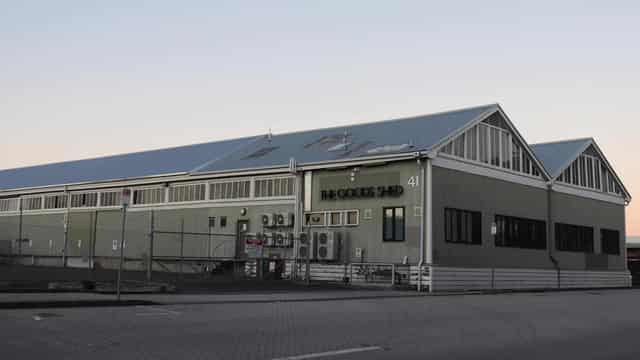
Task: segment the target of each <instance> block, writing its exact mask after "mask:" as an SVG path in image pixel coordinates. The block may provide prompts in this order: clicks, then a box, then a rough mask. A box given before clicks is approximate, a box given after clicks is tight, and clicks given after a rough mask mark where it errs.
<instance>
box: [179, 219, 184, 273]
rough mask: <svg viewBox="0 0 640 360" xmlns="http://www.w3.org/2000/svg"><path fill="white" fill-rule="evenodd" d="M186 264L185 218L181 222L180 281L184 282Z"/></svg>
mask: <svg viewBox="0 0 640 360" xmlns="http://www.w3.org/2000/svg"><path fill="white" fill-rule="evenodd" d="M183 264H184V218H182V220H181V221H180V274H179V275H180V276H179V277H180V280H182V271H183Z"/></svg>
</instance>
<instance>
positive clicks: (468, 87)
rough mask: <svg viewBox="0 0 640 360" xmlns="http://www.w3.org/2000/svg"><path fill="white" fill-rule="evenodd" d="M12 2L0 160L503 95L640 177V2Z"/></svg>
mask: <svg viewBox="0 0 640 360" xmlns="http://www.w3.org/2000/svg"><path fill="white" fill-rule="evenodd" d="M107 4H108V7H107ZM1 8H2V11H0V49H1V51H0V119H2V123H3V125H4V126H3V133H4V134H5V136H4V137H3V141H2V143H0V168H8V167H15V166H24V165H31V164H37V163H43V162H50V161H59V160H68V159H75V158H86V157H92V156H97V155H105V154H112V153H122V152H128V151H134V150H142V149H151V148H159V147H166V146H173V145H181V144H189V143H194V142H204V141H210V140H215V139H222V138H229V137H237V136H243V135H247V134H256V133H265V132H266V131H267V130H268V129H269V128H272V129H273V131H274V132H275V133H277V132H283V131H291V130H297V129H308V128H315V127H325V126H331V125H339V124H348V123H355V122H364V121H372V120H381V119H387V118H393V117H401V116H407V115H416V114H424V113H430V112H434V111H440V110H448V109H455V108H460V107H465V106H470V105H478V104H484V103H492V102H499V103H501V104H502V106H503V107H504V109H505V110H506V111H507V113H508V114H509V115H510V117H511V118H512V120H513V121H514V122H515V123H516V126H518V127H519V129H520V130H521V132H522V133H523V135H524V136H525V138H526V139H527V140H528V141H529V142H537V141H548V140H555V139H563V138H573V137H584V136H594V137H595V138H596V140H597V141H598V143H599V144H600V145H601V147H602V148H603V150H604V151H605V152H606V154H607V155H608V157H609V159H610V160H611V161H612V162H613V163H614V165H615V166H616V169H617V170H618V172H619V173H620V175H621V176H622V178H623V179H624V180H625V183H626V185H627V186H628V188H630V190H631V192H632V195H633V194H634V193H635V191H634V190H635V189H640V166H638V162H637V160H636V154H637V153H638V151H637V150H635V148H636V143H637V141H638V138H639V137H638V135H639V132H640V125H638V123H637V119H638V117H639V116H638V115H640V110H639V109H640V108H639V107H638V106H637V102H638V101H637V98H638V94H640V91H639V86H638V85H639V84H640V72H639V71H638V66H639V64H640V46H638V43H639V40H638V39H640V5H639V3H638V2H634V1H607V2H604V1H562V2H557V1H549V2H545V1H536V2H531V1H527V2H524V1H523V2H518V1H500V2H498V1H483V2H476V1H468V2H456V1H447V2H443V1H437V2H435V1H434V2H430V1H314V2H312V1H253V2H242V1H171V2H170V1H133V0H132V1H109V2H92V1H55V2H54V1H28V0H23V1H6V0H2V7H1ZM638 197H639V198H640V195H638ZM636 209H637V210H636ZM630 210H631V211H629V216H628V229H629V231H630V233H635V234H640V216H638V215H640V205H635V202H634V203H633V204H632V206H631V208H630Z"/></svg>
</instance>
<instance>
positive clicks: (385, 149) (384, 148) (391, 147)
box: [367, 144, 414, 154]
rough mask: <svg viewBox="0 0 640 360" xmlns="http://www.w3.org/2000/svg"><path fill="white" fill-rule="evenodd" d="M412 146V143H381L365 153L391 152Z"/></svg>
mask: <svg viewBox="0 0 640 360" xmlns="http://www.w3.org/2000/svg"><path fill="white" fill-rule="evenodd" d="M412 147H414V146H413V145H412V144H400V145H383V146H378V147H375V148H373V149H369V150H367V154H382V153H391V152H400V151H403V150H409V149H411V148H412Z"/></svg>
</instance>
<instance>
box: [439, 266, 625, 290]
mask: <svg viewBox="0 0 640 360" xmlns="http://www.w3.org/2000/svg"><path fill="white" fill-rule="evenodd" d="M430 274H431V277H430V285H431V291H434V292H437V291H465V290H491V289H498V290H509V289H514V290H517V289H568V288H604V287H631V274H630V273H629V272H628V271H580V270H560V271H556V270H545V269H491V268H457V267H441V266H432V267H431V270H430Z"/></svg>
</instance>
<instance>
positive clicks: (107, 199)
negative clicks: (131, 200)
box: [100, 190, 122, 207]
mask: <svg viewBox="0 0 640 360" xmlns="http://www.w3.org/2000/svg"><path fill="white" fill-rule="evenodd" d="M121 197H122V190H117V191H103V192H101V193H100V206H105V207H107V206H120V203H121Z"/></svg>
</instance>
